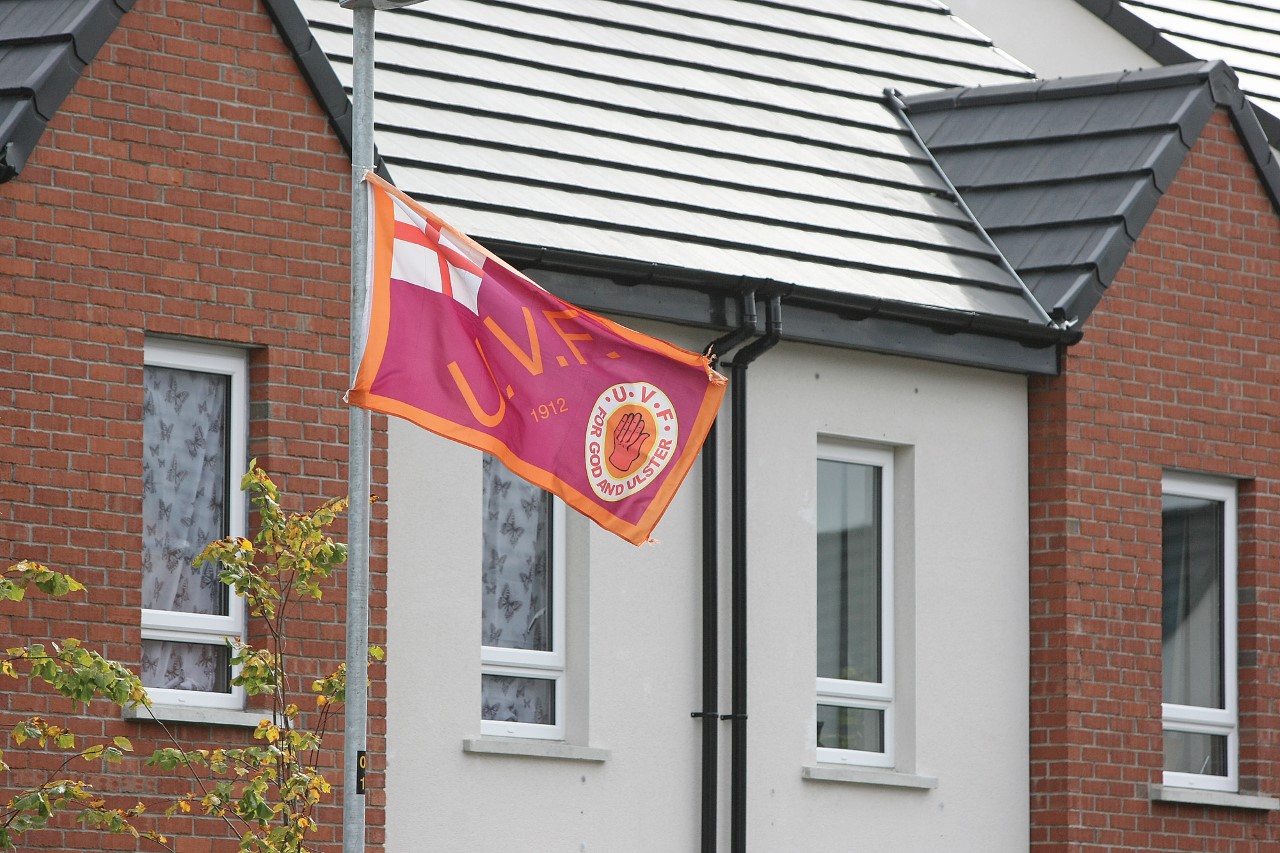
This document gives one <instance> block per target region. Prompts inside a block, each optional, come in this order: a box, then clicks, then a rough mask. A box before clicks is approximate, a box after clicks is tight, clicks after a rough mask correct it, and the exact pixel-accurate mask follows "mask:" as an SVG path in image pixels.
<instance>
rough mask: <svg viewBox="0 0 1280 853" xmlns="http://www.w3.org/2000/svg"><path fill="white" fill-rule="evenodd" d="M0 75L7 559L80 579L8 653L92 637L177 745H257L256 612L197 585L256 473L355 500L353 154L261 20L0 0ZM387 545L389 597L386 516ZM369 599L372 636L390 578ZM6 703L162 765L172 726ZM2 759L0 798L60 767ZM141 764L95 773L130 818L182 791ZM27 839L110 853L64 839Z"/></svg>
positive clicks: (378, 466)
mask: <svg viewBox="0 0 1280 853" xmlns="http://www.w3.org/2000/svg"><path fill="white" fill-rule="evenodd" d="M0 81H2V82H0V92H3V93H4V96H3V98H0V161H2V163H3V166H2V168H0V181H3V183H0V368H2V369H0V543H3V544H2V545H0V547H2V548H3V555H2V557H3V559H4V560H5V562H4V563H3V565H4V566H5V567H7V566H9V565H10V564H12V563H13V562H16V561H18V560H20V559H32V560H38V561H40V562H43V563H46V564H47V565H49V566H51V567H53V568H55V569H58V570H59V571H64V572H68V573H70V574H72V575H73V576H75V577H77V578H79V579H80V580H81V581H83V582H84V583H85V584H87V585H88V590H87V591H86V592H85V593H84V594H83V595H82V596H79V597H77V596H72V597H71V598H70V600H69V603H64V602H50V601H45V600H39V597H38V596H33V597H32V598H31V599H28V600H27V601H25V602H23V603H22V604H21V605H16V604H12V603H6V604H5V606H4V607H3V608H0V631H2V632H3V635H4V637H5V647H6V648H8V647H10V646H15V645H21V644H23V643H25V642H29V641H30V642H47V641H49V640H54V641H60V640H61V639H63V638H65V637H77V638H79V639H81V640H83V641H84V642H85V643H86V644H88V645H92V646H94V647H96V648H98V649H99V650H101V651H102V652H103V653H104V654H106V655H108V656H110V657H112V658H115V659H117V660H119V661H122V662H124V663H126V664H128V665H129V666H130V667H132V668H133V669H134V670H135V671H141V673H142V677H143V681H144V682H145V683H146V684H147V685H148V686H149V687H151V688H152V689H153V690H152V692H153V697H154V698H155V700H156V702H157V715H158V716H159V717H160V719H161V720H162V721H163V722H164V723H165V725H166V726H167V727H168V730H169V731H171V732H173V734H174V735H175V737H176V738H177V741H178V743H179V744H180V745H183V746H185V747H188V748H195V747H197V746H208V745H225V746H233V745H243V744H247V743H251V742H252V739H251V737H250V733H251V731H252V729H253V728H254V726H256V724H257V722H258V720H260V719H261V718H262V717H264V716H268V715H269V714H267V713H264V711H263V709H262V707H261V705H260V704H259V703H257V702H255V701H254V700H248V701H246V698H245V697H244V696H243V695H240V690H239V688H234V687H233V686H231V685H230V684H229V683H228V681H227V675H228V672H227V669H228V667H227V650H226V648H225V645H224V640H223V637H224V636H226V635H228V634H231V635H239V634H241V633H242V632H243V631H244V630H245V629H244V623H243V619H244V616H243V614H242V613H240V614H237V613H236V611H235V610H234V609H232V607H233V605H232V603H230V602H227V601H226V600H222V599H221V597H220V596H218V595H217V594H216V591H215V590H216V587H215V586H214V585H212V584H211V581H212V578H211V577H210V576H209V575H208V574H207V573H206V572H205V571H200V570H198V571H196V572H194V573H193V572H191V571H189V570H187V568H186V567H187V566H188V565H189V563H190V560H191V557H192V556H193V555H194V554H195V553H197V552H198V549H199V548H201V547H203V545H204V544H205V542H206V541H208V540H209V539H212V538H215V537H218V536H221V535H223V534H225V533H243V532H246V531H245V524H246V521H247V518H246V516H247V513H246V512H245V510H244V504H243V501H242V500H241V496H240V492H239V490H238V485H239V478H240V474H241V473H242V472H243V471H244V470H245V466H246V464H247V462H248V460H249V458H256V459H257V460H258V462H259V464H260V465H261V466H262V467H263V468H264V469H266V470H267V471H269V472H270V473H271V474H272V475H273V476H274V477H275V478H276V481H277V483H278V485H279V486H280V487H281V488H282V489H283V490H284V492H285V495H286V497H285V500H286V501H287V503H286V509H289V510H302V509H309V508H312V507H314V506H315V505H317V504H319V503H320V502H321V501H322V500H324V499H326V498H328V497H331V496H336V495H341V494H344V493H345V491H346V480H347V478H346V468H345V459H346V457H345V452H344V451H343V450H342V448H343V447H344V444H345V432H346V423H347V411H346V407H345V406H344V405H343V404H342V400H341V398H342V393H343V390H344V388H345V382H346V364H347V354H346V353H347V344H346V339H347V325H348V320H347V317H348V308H347V294H348V292H349V281H350V278H349V275H350V274H349V262H348V251H347V248H346V247H347V246H349V245H350V237H349V233H350V225H349V220H348V215H347V211H348V210H349V209H350V192H351V189H350V160H349V155H348V154H347V153H346V151H344V149H343V145H342V142H341V141H340V138H339V136H338V134H337V133H336V131H335V130H334V128H333V127H332V126H331V124H330V121H329V116H328V115H327V114H326V112H325V110H324V109H323V108H322V107H321V105H320V104H318V103H317V102H316V100H315V98H314V96H313V95H312V93H311V90H310V89H309V87H308V86H307V83H306V81H305V80H304V79H303V78H302V77H301V76H300V75H299V73H298V67H297V64H296V62H295V60H294V58H293V56H292V55H291V53H290V51H289V48H288V47H287V46H286V44H285V42H284V41H283V40H282V39H281V36H280V34H279V32H278V30H277V28H276V26H275V24H274V23H273V22H272V19H271V18H270V17H269V16H268V15H267V13H266V11H265V10H264V8H263V7H262V5H261V4H260V3H258V2H256V0H227V2H218V3H205V2H194V1H193V2H183V0H178V2H167V3H159V2H152V0H142V2H137V3H135V2H133V0H23V2H14V3H6V4H4V5H3V8H0ZM377 435H379V436H380V438H379V439H378V440H377V442H376V450H375V468H374V470H375V482H376V483H378V484H380V485H379V488H380V489H382V488H384V486H383V485H381V484H385V482H386V476H385V456H384V453H385V433H384V432H382V431H379V432H378V433H377ZM197 496H198V497H197ZM373 532H374V537H375V542H376V543H377V545H376V549H375V554H376V555H377V559H376V560H375V561H374V568H375V570H376V573H375V577H377V578H380V577H381V576H382V575H381V569H382V568H383V566H384V562H383V560H382V555H383V554H385V546H384V545H383V544H382V543H383V539H384V536H385V529H384V527H383V526H382V521H381V519H379V520H378V521H377V523H376V524H375V526H374V531H373ZM344 535H345V534H344ZM340 584H341V581H339V585H340ZM341 602H342V594H341V589H340V588H339V589H338V590H335V591H331V592H330V595H329V597H328V598H326V599H325V600H324V601H323V602H320V603H316V604H310V605H306V606H305V607H304V608H302V609H300V610H299V611H298V613H297V616H298V618H297V620H296V621H295V623H294V625H295V628H294V632H293V636H294V638H295V641H296V644H295V646H294V647H293V652H294V654H296V669H295V672H296V673H297V675H298V676H299V677H300V678H301V679H302V681H303V689H304V690H305V689H306V684H307V683H309V680H310V679H312V678H315V677H318V676H321V675H325V674H328V673H329V672H331V671H332V670H333V669H335V668H336V667H337V665H338V664H339V663H340V662H341V661H342V660H343V658H344V651H343V647H344V632H343V628H342V624H343V622H344V616H343V607H342V603H341ZM372 602H373V613H374V617H373V618H374V625H375V639H381V637H382V625H383V624H384V622H383V619H382V614H383V613H384V612H385V592H384V588H383V587H382V585H381V583H380V582H378V583H377V584H376V588H375V591H374V594H373V596H372ZM380 691H381V687H380V684H379V685H376V686H375V690H374V696H375V699H374V702H373V703H372V704H371V713H372V715H373V718H374V726H373V736H372V738H371V744H372V745H373V748H374V750H375V751H376V753H378V754H380V753H381V751H382V750H381V730H380V723H381V720H382V719H383V710H382V708H383V705H382V702H383V697H382V696H381V694H380ZM0 708H2V709H3V717H4V719H5V721H6V722H5V726H4V728H5V731H6V733H7V732H8V729H9V728H10V726H11V725H12V724H13V723H14V722H16V721H17V719H18V718H19V717H21V716H29V715H32V714H39V715H43V716H45V717H46V718H48V719H50V720H51V721H57V722H59V723H66V724H67V725H69V726H70V727H71V728H72V730H73V731H77V732H79V733H80V734H81V735H83V736H86V737H93V738H95V739H96V738H97V737H99V736H105V737H106V738H107V740H108V742H110V739H111V738H113V737H117V736H124V737H127V738H129V739H130V740H131V741H132V743H133V746H134V748H135V750H136V753H135V755H138V756H147V755H150V754H151V751H152V750H153V749H155V748H157V747H161V746H170V745H172V744H171V742H170V741H169V740H168V739H167V738H166V737H165V734H164V729H162V728H161V726H160V725H158V724H157V723H155V722H152V721H150V720H149V719H146V720H144V719H121V716H120V711H119V709H118V708H115V707H114V706H111V705H108V704H106V703H101V702H95V703H93V704H92V705H90V706H89V707H88V708H85V709H81V710H80V711H73V710H72V707H71V705H70V703H69V702H66V701H64V700H61V699H58V698H56V697H53V696H51V695H50V694H39V693H29V692H27V691H26V690H24V689H18V690H15V689H13V687H11V686H10V685H8V684H6V686H5V689H4V691H3V693H2V695H0ZM68 720H69V722H67V721H68ZM6 740H7V737H6ZM327 744H329V745H333V746H335V747H340V745H341V737H340V736H338V737H337V738H336V740H335V739H330V740H329V741H327ZM333 754H334V755H338V756H340V755H341V750H340V748H337V749H335V750H334V751H333ZM5 760H6V761H7V762H8V763H9V764H10V765H12V766H13V771H12V772H11V773H9V774H6V776H5V778H4V779H3V780H2V784H3V785H4V787H5V789H6V793H5V794H4V795H3V797H2V799H3V800H5V801H7V800H8V799H9V797H10V796H12V794H13V793H14V792H16V790H18V788H19V786H22V785H29V784H38V783H39V782H41V781H43V780H44V779H45V778H46V777H47V772H48V771H51V770H53V769H56V767H57V765H58V764H59V763H60V762H61V760H62V756H60V755H58V756H55V755H48V756H42V755H41V754H40V752H39V751H32V750H30V749H20V748H17V747H16V746H14V745H12V744H10V743H6V744H5ZM50 762H52V763H50ZM337 763H338V759H337V758H334V759H332V760H331V761H330V765H331V766H330V769H331V771H332V772H330V774H329V775H330V778H331V779H332V780H333V781H335V782H340V781H341V779H340V777H341V773H340V771H339V770H338V769H337V767H336V765H337ZM140 764H141V759H140V758H135V757H130V758H128V759H127V760H126V761H125V763H124V764H122V765H121V766H119V767H115V768H112V770H111V772H110V774H109V775H107V776H101V777H94V778H92V779H91V781H93V782H94V783H95V786H96V788H97V789H98V790H99V791H102V792H103V793H104V794H105V795H106V796H109V797H111V798H112V804H113V805H118V804H123V805H125V806H132V805H133V804H134V803H136V802H138V801H140V800H142V801H147V802H149V803H155V802H156V801H157V799H156V798H157V795H158V794H161V793H166V794H176V793H181V792H183V791H186V790H187V789H188V788H189V785H190V782H189V781H183V780H181V779H175V780H173V781H172V782H161V781H157V780H156V779H155V777H153V776H144V775H143V774H142V773H141V771H140ZM379 769H380V767H375V771H378V770H379ZM372 778H373V787H374V789H375V790H374V792H373V793H372V794H371V796H370V818H369V820H370V824H371V825H372V826H373V827H374V829H373V832H372V833H371V834H372V835H373V837H374V839H375V840H380V839H379V834H380V832H381V824H382V817H381V815H382V812H381V799H380V796H381V783H380V782H379V781H378V780H379V779H380V776H378V775H377V773H376V772H375V774H374V776H373V777H372ZM339 788H340V785H339ZM338 802H339V800H337V799H335V800H334V803H335V805H334V806H332V807H329V808H328V809H327V811H326V812H325V814H324V818H325V826H324V827H322V828H321V830H320V831H319V832H318V833H317V834H316V836H315V838H316V841H317V843H318V845H320V846H321V847H322V849H330V850H331V849H337V848H336V847H335V845H334V844H333V840H334V839H335V838H336V836H337V831H336V829H335V825H336V824H338V823H340V820H339V819H338V818H337V814H338V813H339V807H338V805H337V803H338ZM142 826H143V828H147V827H148V824H147V823H146V822H145V820H144V821H143V822H142ZM169 828H170V829H172V825H170V827H169ZM180 834H181V835H183V836H184V837H183V840H182V842H181V846H180V847H179V849H197V848H196V846H195V845H196V844H197V842H198V841H199V837H200V836H207V837H225V828H224V827H222V826H221V825H220V823H218V822H216V821H212V820H204V819H200V818H197V819H189V820H188V823H187V825H186V829H185V831H184V832H182V833H180ZM188 835H189V836H191V837H186V836H188ZM326 841H327V842H328V844H327V845H326V844H325V842H326ZM22 843H23V846H24V848H26V849H49V850H89V849H97V848H99V847H101V846H108V847H114V846H116V845H118V844H120V843H122V839H111V840H104V839H103V838H101V837H100V836H99V835H98V834H96V833H92V832H88V831H86V830H83V829H81V828H79V827H78V826H77V825H76V824H75V823H73V822H70V821H67V822H65V823H61V824H59V826H58V828H57V829H56V830H49V831H47V832H44V833H41V834H39V838H36V837H35V836H34V835H33V836H32V837H31V838H29V839H24V840H23V842H22ZM207 843H208V842H206V844H207ZM187 845H191V846H187ZM200 849H212V848H208V847H203V848H200Z"/></svg>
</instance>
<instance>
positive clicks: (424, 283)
mask: <svg viewBox="0 0 1280 853" xmlns="http://www.w3.org/2000/svg"><path fill="white" fill-rule="evenodd" d="M365 180H366V184H367V186H368V188H369V194H368V197H369V211H370V216H369V288H368V303H367V305H366V310H365V317H366V318H367V329H366V334H365V346H364V352H363V355H362V357H361V359H360V364H359V367H358V369H357V371H356V376H355V380H354V382H353V387H352V388H351V390H350V391H349V392H348V395H347V399H348V400H349V401H350V402H351V403H352V404H353V405H356V406H361V407H363V408H366V409H371V410H373V411H378V412H385V413H386V414H389V415H396V416H398V417H401V418H404V419H406V420H409V421H411V422H413V423H415V424H418V425H419V426H422V427H424V428H426V429H428V430H431V431H432V432H434V433H437V434H439V435H442V436H444V437H446V438H450V439H453V440H455V441H460V442H462V443H463V444H468V445H470V446H472V447H475V448H478V449H480V450H483V451H486V452H488V453H491V454H493V455H494V456H496V457H498V458H499V459H501V460H502V462H503V463H504V464H506V466H507V467H508V468H510V469H511V470H512V471H514V472H515V473H516V474H518V475H520V476H521V477H523V478H524V479H526V480H528V481H529V482H531V483H533V484H534V485H537V486H540V487H542V488H544V489H546V490H547V491H549V492H551V493H553V494H555V495H557V496H559V497H560V498H561V499H562V500H564V502H565V503H566V504H568V505H569V506H571V507H573V508H574V509H576V510H578V511H579V512H581V513H583V514H584V515H586V516H588V517H589V518H591V519H593V520H594V521H595V522H596V523H598V524H599V525H600V526H602V527H604V528H605V529H606V530H610V531H612V532H614V533H616V534H618V535H619V536H621V537H622V538H624V539H626V540H628V541H629V542H633V543H635V544H637V545H638V544H641V543H643V542H645V541H647V540H648V538H649V534H650V533H651V532H652V530H653V528H654V526H655V525H656V524H657V523H658V519H659V518H661V517H662V514H663V512H664V511H665V510H666V508H667V506H668V505H669V504H670V503H671V500H672V498H673V497H674V496H675V492H676V489H677V488H678V487H679V485H680V482H681V481H682V480H683V479H684V477H685V475H686V474H687V473H688V472H689V468H690V466H692V464H693V460H694V459H695V458H696V456H697V454H698V451H699V450H700V449H701V447H702V442H703V440H704V439H705V438H706V436H707V431H708V430H709V429H710V428H711V424H712V422H713V421H714V420H715V416H716V412H717V411H719V408H720V401H721V399H722V398H723V397H724V391H725V378H724V377H723V376H721V375H720V374H718V373H716V372H715V371H714V370H712V369H711V366H710V364H709V360H708V359H707V357H706V356H703V355H699V354H697V353H694V352H689V351H688V350H684V349H681V348H679V347H676V346H673V345H671V344H669V343H666V342H665V341H661V340H658V339H657V338H652V337H649V336H648V335H642V334H640V333H639V332H634V331H632V330H630V329H627V328H625V327H623V326H620V325H618V324H617V323H614V322H611V321H609V320H606V319H604V318H603V317H599V316H597V315H595V314H592V313H590V312H588V311H584V310H582V309H580V308H575V307H574V306H572V305H570V304H568V303H567V302H565V301H563V300H561V299H558V298H557V297H555V296H553V295H552V294H550V293H548V292H547V291H545V290H543V289H542V288H541V287H539V286H538V285H536V284H534V283H533V282H532V281H530V280H529V279H528V278H526V277H525V276H524V275H522V274H521V273H519V272H517V271H516V270H515V269H513V268H512V267H510V266H508V265H507V264H506V263H504V262H503V261H501V260H499V259H498V258H497V257H495V256H493V255H491V254H490V253H489V252H487V251H485V249H483V248H482V247H481V246H480V245H479V244H477V243H475V242H474V241H472V240H471V239H470V238H468V237H467V236H466V235H465V234H463V233H462V232H460V231H458V230H457V229H455V228H453V227H452V226H450V225H448V224H447V223H445V222H443V221H442V220H441V219H440V218H439V217H438V216H436V215H434V214H433V213H431V212H430V211H428V210H427V209H426V208H424V207H422V206H421V205H419V204H418V203H417V202H415V201H414V200H413V199H411V198H409V197H408V196H407V195H405V194H404V193H402V192H401V191H400V190H398V189H396V188H395V187H393V186H391V185H390V184H389V183H387V182H386V181H383V180H382V179H381V178H379V177H378V176H377V175H374V174H373V173H367V174H366V175H365Z"/></svg>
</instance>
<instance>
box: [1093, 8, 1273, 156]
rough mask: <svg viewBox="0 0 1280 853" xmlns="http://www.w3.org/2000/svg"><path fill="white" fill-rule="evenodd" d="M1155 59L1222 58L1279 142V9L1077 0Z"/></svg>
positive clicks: (1166, 61) (1170, 61) (1168, 62)
mask: <svg viewBox="0 0 1280 853" xmlns="http://www.w3.org/2000/svg"><path fill="white" fill-rule="evenodd" d="M1077 2H1079V3H1080V5H1081V6H1084V7H1085V8H1086V9H1088V10H1089V11H1090V12H1093V13H1094V14H1095V15H1097V16H1098V17H1099V18H1101V19H1102V20H1104V21H1106V22H1107V23H1108V24H1110V25H1111V26H1112V27H1113V28H1114V29H1115V30H1116V32H1118V33H1120V34H1121V35H1123V36H1124V37H1125V38H1127V39H1129V41H1131V42H1133V43H1134V44H1135V45H1137V47H1138V48H1140V49H1141V50H1143V51H1145V52H1146V53H1147V54H1148V55H1150V56H1151V57H1152V58H1153V59H1155V60H1156V61H1157V62H1161V63H1163V64H1165V65H1173V64H1178V63H1184V62H1192V61H1196V60H1212V59H1221V60H1223V61H1225V62H1227V63H1228V64H1229V65H1230V66H1231V67H1232V68H1234V69H1235V71H1236V73H1237V74H1238V75H1239V77H1240V86H1241V88H1242V89H1244V91H1245V92H1246V93H1247V94H1248V95H1249V97H1250V98H1251V99H1252V100H1253V102H1254V104H1255V106H1257V107H1258V120H1259V121H1260V122H1261V124H1262V126H1263V129H1264V130H1266V132H1267V136H1268V137H1269V138H1270V139H1271V142H1272V144H1280V8H1278V7H1277V6H1276V5H1275V3H1274V2H1261V0H1077Z"/></svg>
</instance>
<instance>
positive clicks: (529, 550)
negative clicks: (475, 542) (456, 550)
mask: <svg viewBox="0 0 1280 853" xmlns="http://www.w3.org/2000/svg"><path fill="white" fill-rule="evenodd" d="M482 527H483V530H484V537H483V540H484V570H483V573H482V581H483V594H482V599H481V600H482V605H481V629H482V630H481V633H482V639H481V643H482V644H483V645H485V646H493V647H499V648H507V649H528V650H532V651H551V650H552V643H553V642H555V638H553V637H552V636H551V496H550V495H549V494H548V493H547V492H544V491H543V490H542V489H540V488H538V487H537V486H534V485H531V484H529V483H527V482H525V481H524V480H522V479H520V478H519V477H517V476H516V475H515V474H513V473H511V471H510V470H509V469H508V468H507V466H505V465H503V464H502V463H501V462H500V461H498V460H497V459H495V458H493V457H492V456H488V455H486V456H485V457H484V519H483V525H482ZM552 695H553V691H552V682H551V681H549V680H546V679H535V678H521V677H514V676H501V675H485V676H484V677H483V678H482V679H481V714H482V717H483V718H484V719H488V720H504V721H508V722H521V723H542V724H550V723H552V722H553V720H552V714H553V713H554V712H553V708H552Z"/></svg>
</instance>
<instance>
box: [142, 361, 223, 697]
mask: <svg viewBox="0 0 1280 853" xmlns="http://www.w3.org/2000/svg"><path fill="white" fill-rule="evenodd" d="M145 383H146V395H145V397H144V402H143V444H144V447H143V460H144V462H143V487H142V518H143V538H142V541H143V550H142V606H143V607H144V608H147V609H151V610H171V611H178V612H181V613H211V614H220V615H225V613H226V596H225V593H224V587H223V586H222V584H220V583H219V582H218V572H217V567H216V566H215V565H214V564H212V563H204V564H201V565H198V566H193V565H192V558H193V557H195V555H196V554H198V553H200V551H202V550H203V549H204V546H205V545H207V544H208V543H209V542H210V541H212V540H214V539H217V538H219V537H221V536H224V535H226V512H227V510H226V488H227V483H226V478H227V452H226V441H225V439H226V431H227V427H228V424H227V419H228V399H227V394H228V386H229V384H230V380H229V378H228V377H226V376H219V375H214V374H210V373H198V372H194V371H190V370H177V369H173V368H168V367H153V366H148V367H147V368H146V374H145ZM226 661H227V657H226V650H225V648H223V647H221V646H216V645H210V644H199V643H179V642H162V641H159V640H146V641H144V642H143V660H142V681H143V684H145V685H147V686H148V687H166V688H173V689H179V690H211V691H217V692H227V691H228V690H229V686H228V685H227V662H226Z"/></svg>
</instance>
